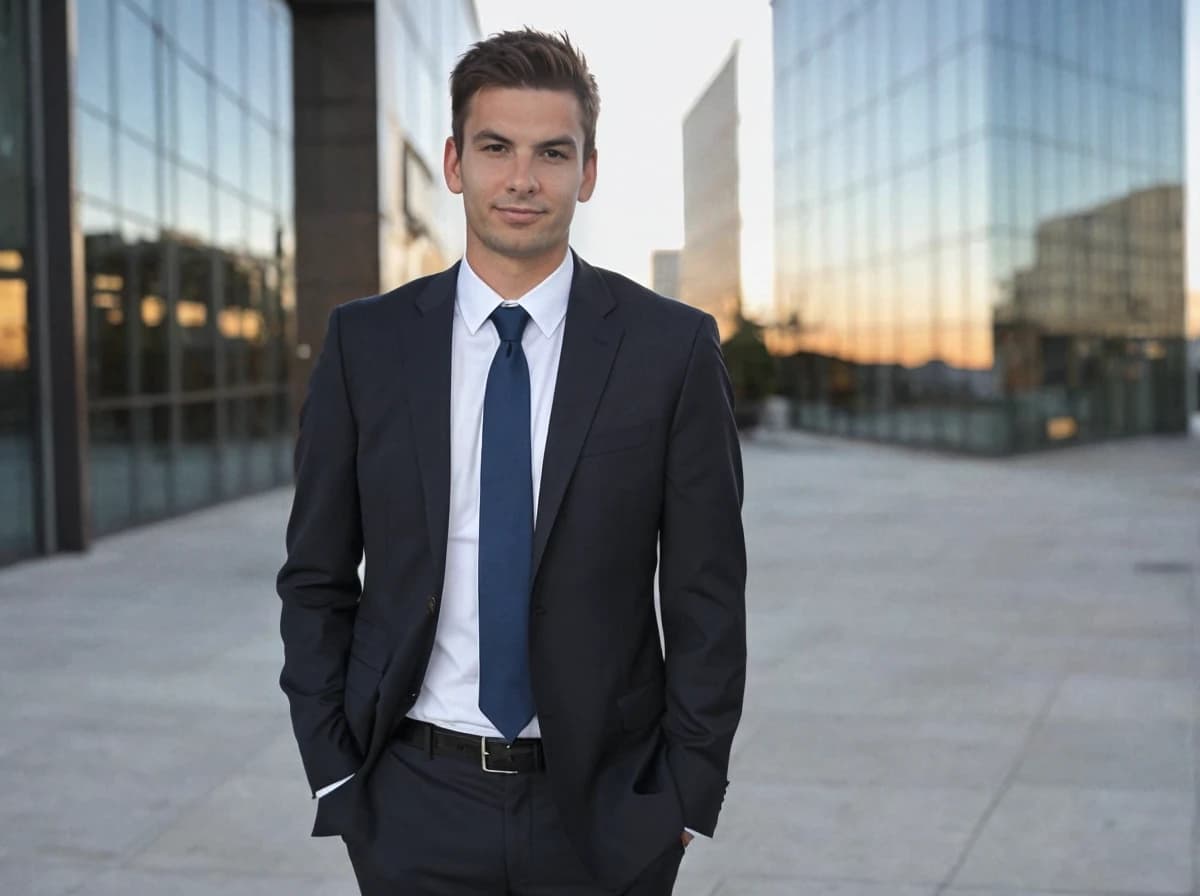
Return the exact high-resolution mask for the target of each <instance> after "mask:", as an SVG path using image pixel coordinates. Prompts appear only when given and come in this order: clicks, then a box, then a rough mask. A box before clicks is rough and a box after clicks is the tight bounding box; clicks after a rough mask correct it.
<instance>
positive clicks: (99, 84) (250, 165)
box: [74, 0, 294, 534]
mask: <svg viewBox="0 0 1200 896" xmlns="http://www.w3.org/2000/svg"><path fill="white" fill-rule="evenodd" d="M75 14H76V27H77V40H76V42H75V45H76V46H77V48H78V50H77V54H78V55H77V59H76V84H75V91H74V101H75V122H76V134H75V140H76V143H75V147H74V150H75V152H74V155H75V173H76V186H77V197H76V198H77V205H76V208H77V215H78V221H79V226H80V227H81V230H82V233H83V244H84V255H85V274H84V283H85V297H86V298H85V301H86V309H87V364H88V370H87V384H88V409H89V410H88V415H89V420H88V422H89V428H90V459H89V463H90V482H91V511H92V523H93V530H94V531H95V532H96V533H98V534H102V533H105V532H110V531H113V530H115V529H119V528H122V527H124V526H128V525H131V524H135V523H140V522H144V521H147V520H153V519H157V518H161V517H164V516H169V515H171V514H175V513H179V512H182V511H186V510H189V509H192V508H195V507H199V506H202V505H205V504H209V503H213V502H215V501H218V500H222V499H226V498H229V497H232V496H236V495H240V494H245V493H248V492H252V491H256V490H259V489H264V488H268V487H271V486H275V485H280V484H283V483H286V482H288V481H290V475H291V416H292V413H291V410H290V408H289V401H288V388H287V385H288V376H287V373H288V370H287V368H288V355H289V349H288V347H289V345H290V344H291V341H290V340H289V338H288V334H289V332H290V331H291V328H292V326H293V315H294V300H293V263H292V246H293V242H294V237H293V227H294V222H293V198H292V189H293V177H292V165H293V152H292V122H291V115H292V99H291V97H292V73H291V53H292V50H291V19H290V13H289V10H288V8H287V6H286V4H285V3H283V2H282V0H245V2H225V0H157V2H155V0H143V2H133V0H76V2H75Z"/></svg>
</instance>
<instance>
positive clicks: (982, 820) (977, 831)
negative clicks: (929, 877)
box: [933, 670, 1067, 896]
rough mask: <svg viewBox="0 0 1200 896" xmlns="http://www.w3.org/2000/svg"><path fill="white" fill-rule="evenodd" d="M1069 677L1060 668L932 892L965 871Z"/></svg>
mask: <svg viewBox="0 0 1200 896" xmlns="http://www.w3.org/2000/svg"><path fill="white" fill-rule="evenodd" d="M1066 678H1067V675H1066V672H1064V671H1062V670H1059V675H1058V680H1057V681H1056V682H1055V684H1054V687H1052V688H1051V689H1050V693H1049V694H1048V695H1047V696H1046V699H1045V700H1044V701H1043V702H1042V706H1041V707H1040V708H1039V710H1038V713H1037V715H1036V716H1034V718H1033V721H1032V722H1031V723H1030V725H1029V730H1028V731H1026V732H1025V739H1024V741H1023V742H1022V744H1021V747H1020V749H1019V750H1018V751H1017V756H1016V759H1015V760H1014V761H1013V764H1012V767H1011V768H1009V770H1008V773H1007V774H1006V775H1005V776H1004V780H1002V781H1001V782H1000V786H999V787H997V788H996V794H995V796H993V797H992V799H991V801H990V802H989V803H988V805H987V807H986V808H985V809H984V810H983V814H982V815H980V817H979V820H978V821H977V822H976V823H975V827H974V828H972V830H971V833H970V834H969V835H968V836H967V842H966V843H964V844H963V848H962V850H961V852H960V853H959V856H958V858H957V859H956V860H955V862H954V864H953V865H951V866H950V870H949V871H948V872H947V873H946V876H945V878H943V880H942V881H941V883H939V884H938V885H937V889H935V890H934V891H933V896H942V894H944V893H945V892H946V890H947V889H949V888H950V887H951V886H952V885H953V883H954V880H955V878H957V877H958V875H959V872H961V871H962V868H963V865H965V864H966V862H967V857H968V856H970V855H971V850H973V849H974V848H975V844H976V843H977V842H979V837H980V836H981V835H982V834H983V830H984V828H985V827H987V823H988V822H989V821H991V818H992V815H994V814H995V812H996V809H997V808H998V807H999V806H1000V801H1001V800H1002V799H1004V797H1005V796H1006V795H1007V794H1008V791H1009V790H1011V789H1012V786H1013V783H1014V782H1015V781H1016V779H1017V773H1018V772H1019V771H1020V770H1021V766H1022V765H1023V764H1024V763H1025V760H1026V758H1028V754H1029V748H1030V746H1032V744H1033V739H1034V738H1035V737H1037V735H1038V732H1040V731H1041V730H1042V726H1043V725H1045V723H1046V717H1047V716H1049V715H1050V707H1052V706H1053V705H1054V701H1055V700H1056V699H1058V694H1059V691H1061V690H1062V686H1063V683H1064V682H1065V681H1066Z"/></svg>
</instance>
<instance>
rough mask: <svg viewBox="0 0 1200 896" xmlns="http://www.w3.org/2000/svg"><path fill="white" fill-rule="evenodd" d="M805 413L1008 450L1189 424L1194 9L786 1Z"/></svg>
mask: <svg viewBox="0 0 1200 896" xmlns="http://www.w3.org/2000/svg"><path fill="white" fill-rule="evenodd" d="M773 30H774V41H775V54H774V55H775V59H774V65H775V128H776V134H775V171H776V197H777V198H776V208H775V228H776V311H777V314H776V320H775V325H774V327H773V328H772V340H773V347H774V349H775V350H776V352H777V353H779V354H780V355H782V356H783V357H782V366H783V374H784V382H785V384H786V389H787V391H788V393H789V395H790V397H791V398H792V406H793V414H794V420H795V422H796V424H797V425H799V426H801V427H804V428H810V429H815V430H820V431H825V432H833V433H840V434H846V435H853V436H861V437H866V438H874V439H882V440H890V441H900V442H906V443H915V444H923V445H930V446H938V447H944V448H950V449H955V450H965V451H971V452H979V453H994V454H999V453H1008V452H1012V451H1020V450H1028V449H1033V448H1038V447H1042V446H1047V445H1051V444H1059V443H1069V442H1073V441H1079V440H1091V439H1101V438H1108V437H1115V436H1122V435H1131V434H1140V433H1151V432H1182V431H1184V429H1185V426H1186V398H1185V363H1186V360H1185V348H1186V347H1185V339H1184V325H1185V311H1184V304H1185V303H1184V270H1183V259H1184V248H1183V170H1184V162H1183V57H1182V34H1183V28H1182V4H1181V2H1179V0H1154V2H1130V0H860V2H851V0H846V2H842V3H833V4H831V3H824V2H820V0H775V3H774V26H773Z"/></svg>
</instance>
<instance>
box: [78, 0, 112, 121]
mask: <svg viewBox="0 0 1200 896" xmlns="http://www.w3.org/2000/svg"><path fill="white" fill-rule="evenodd" d="M111 19H112V8H111V4H110V0H75V22H76V33H77V34H79V35H87V40H77V41H76V42H75V48H76V55H75V92H76V96H78V97H79V99H80V100H81V101H82V102H85V103H87V104H88V105H89V106H91V107H93V108H94V109H95V110H96V111H97V112H99V113H101V114H107V113H111V111H112V98H111V96H110V76H109V72H110V69H111V66H112V42H111V40H110V38H109V26H110V25H111V24H112V21H111Z"/></svg>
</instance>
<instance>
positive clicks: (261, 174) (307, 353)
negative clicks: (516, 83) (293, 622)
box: [0, 0, 479, 564]
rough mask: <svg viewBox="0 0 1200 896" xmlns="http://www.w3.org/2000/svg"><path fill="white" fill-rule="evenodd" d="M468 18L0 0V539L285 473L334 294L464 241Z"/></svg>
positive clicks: (317, 7) (170, 507)
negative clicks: (461, 108)
mask: <svg viewBox="0 0 1200 896" xmlns="http://www.w3.org/2000/svg"><path fill="white" fill-rule="evenodd" d="M478 36H479V29H478V23H477V20H476V16H475V10H474V5H473V3H472V2H471V0H457V2H454V3H435V2H432V0H379V2H378V3H372V2H366V0H363V2H358V0H355V2H343V3H329V2H326V0H287V2H284V0H0V564H3V563H6V562H11V561H13V560H17V559H21V558H23V557H28V556H31V555H36V554H41V553H53V552H56V551H61V550H83V549H86V548H87V547H88V545H89V544H90V543H91V540H92V539H93V538H94V537H96V536H98V535H104V534H106V533H111V532H115V531H118V530H121V529H124V528H127V527H129V526H133V525H138V524H142V523H147V522H151V521H154V520H159V519H164V518H167V517H171V516H174V515H176V514H179V513H183V512H186V511H189V510H192V509H195V508H199V507H204V506H207V505H211V504H214V503H216V502H219V501H223V500H227V499H230V498H234V497H237V496H241V495H247V494H252V493H255V492H258V491H261V490H263V489H268V488H272V487H276V486H281V485H285V484H287V483H288V482H290V481H291V475H292V445H293V437H294V431H295V424H296V416H297V413H296V412H297V409H298V404H299V402H298V393H301V394H302V392H303V389H304V386H305V385H306V383H307V379H308V375H309V373H310V372H311V367H312V362H313V360H315V357H314V356H315V348H316V347H318V346H319V345H320V344H321V341H322V340H323V337H324V325H325V321H326V320H327V318H328V314H329V311H330V309H331V308H332V307H333V306H334V305H337V304H339V303H341V302H344V301H348V300H350V299H353V298H357V297H359V296H363V295H369V294H371V293H376V292H380V291H383V290H386V289H391V288H392V287H394V286H397V285H399V284H400V283H402V282H404V281H406V280H408V279H412V278H413V277H416V276H419V275H420V274H423V273H427V272H428V271H430V270H432V269H434V268H436V267H440V266H443V265H445V264H447V263H449V262H450V261H452V260H453V258H454V257H456V256H457V254H458V252H459V251H460V248H461V229H462V226H461V211H459V210H458V208H457V207H456V206H455V205H454V203H453V202H452V201H451V200H450V199H449V198H447V197H443V196H442V195H441V193H442V192H444V191H442V190H439V189H438V188H437V177H436V176H435V173H436V172H437V170H438V166H439V165H440V158H441V146H440V135H446V134H448V133H449V130H450V127H449V90H448V84H447V78H448V76H449V72H450V69H451V67H452V65H453V61H454V60H455V59H456V58H457V56H458V54H459V53H461V52H463V51H464V50H465V49H466V47H467V46H468V45H469V44H470V43H471V42H472V41H474V40H477V39H478ZM396 54H399V56H396ZM400 57H402V58H403V59H404V61H403V63H402V62H400V61H398V59H399V58H400ZM301 163H303V164H301ZM281 537H282V533H281Z"/></svg>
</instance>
